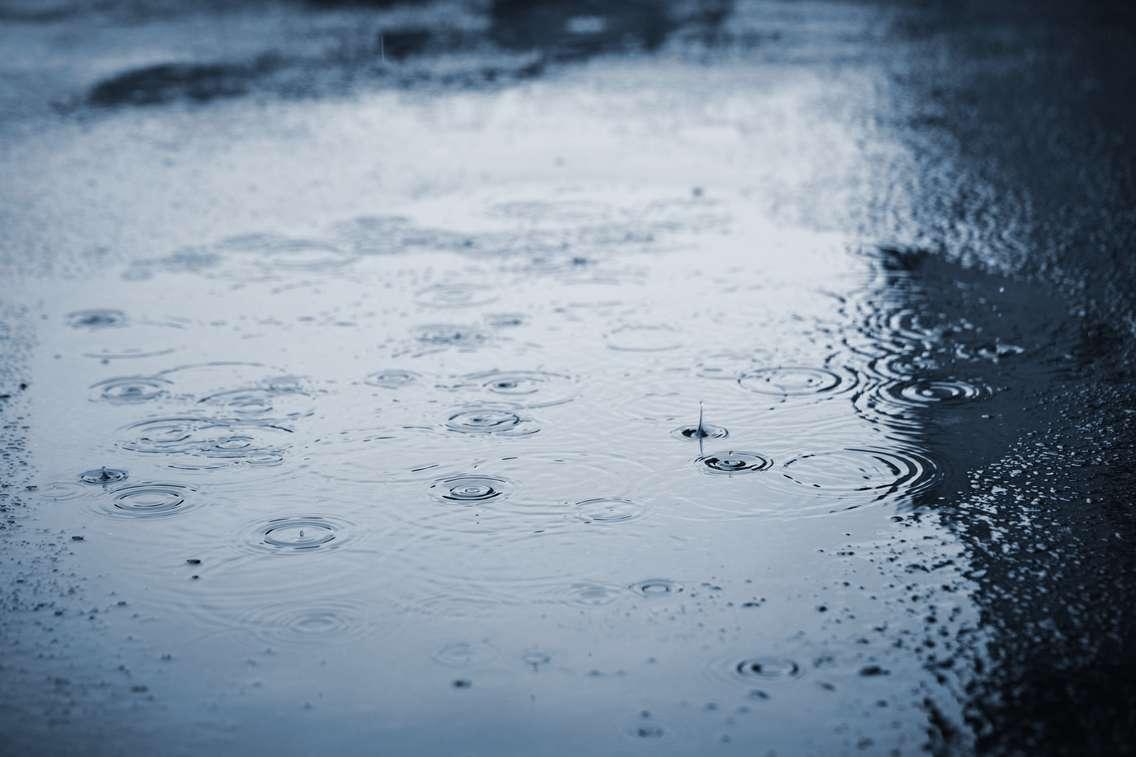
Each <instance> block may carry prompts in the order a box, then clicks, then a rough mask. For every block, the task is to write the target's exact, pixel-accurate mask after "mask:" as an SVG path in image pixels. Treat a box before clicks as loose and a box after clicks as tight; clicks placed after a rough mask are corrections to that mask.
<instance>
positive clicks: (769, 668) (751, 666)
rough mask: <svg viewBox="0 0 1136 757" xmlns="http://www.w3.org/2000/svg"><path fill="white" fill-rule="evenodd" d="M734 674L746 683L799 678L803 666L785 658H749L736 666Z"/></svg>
mask: <svg viewBox="0 0 1136 757" xmlns="http://www.w3.org/2000/svg"><path fill="white" fill-rule="evenodd" d="M733 674H734V675H735V676H736V677H737V678H740V679H742V680H744V681H749V680H753V679H755V678H763V679H771V678H797V677H799V676H800V675H801V666H800V665H798V664H797V663H796V662H794V661H793V660H790V659H787V658H784V657H748V658H746V659H744V660H741V661H739V662H737V663H735V664H734V666H733Z"/></svg>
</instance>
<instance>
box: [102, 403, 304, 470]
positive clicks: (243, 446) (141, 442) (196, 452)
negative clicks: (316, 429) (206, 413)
mask: <svg viewBox="0 0 1136 757" xmlns="http://www.w3.org/2000/svg"><path fill="white" fill-rule="evenodd" d="M123 432H124V433H125V435H126V439H124V440H123V441H122V442H121V446H122V448H123V449H126V450H129V451H131V452H139V453H143V454H150V455H165V456H167V460H168V462H167V465H170V467H174V468H182V469H195V470H196V469H209V468H220V467H226V466H232V465H250V466H273V465H279V464H280V463H282V462H283V461H284V450H285V449H286V445H287V443H288V441H287V439H288V437H289V436H291V433H292V431H291V429H289V428H287V427H285V426H281V425H278V424H275V423H270V422H267V421H256V420H239V419H226V418H201V417H196V416H183V417H171V418H151V419H149V420H145V421H140V422H138V423H133V424H131V425H129V426H126V427H125V428H124V429H123Z"/></svg>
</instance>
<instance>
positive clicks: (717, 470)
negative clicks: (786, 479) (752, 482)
mask: <svg viewBox="0 0 1136 757" xmlns="http://www.w3.org/2000/svg"><path fill="white" fill-rule="evenodd" d="M697 462H698V464H699V465H700V466H701V468H702V470H703V471H704V472H706V473H710V474H714V475H727V476H729V475H734V474H737V473H755V472H757V471H763V470H768V469H769V468H771V467H773V461H772V460H771V459H770V458H768V457H766V456H765V455H762V454H759V453H757V452H740V451H735V450H729V451H727V452H714V453H711V454H709V455H703V456H702V457H700V458H698V460H697Z"/></svg>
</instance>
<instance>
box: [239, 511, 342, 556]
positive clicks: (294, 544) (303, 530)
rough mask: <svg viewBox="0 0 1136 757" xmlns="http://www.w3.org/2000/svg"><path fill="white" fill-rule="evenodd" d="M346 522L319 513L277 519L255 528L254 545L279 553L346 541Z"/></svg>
mask: <svg viewBox="0 0 1136 757" xmlns="http://www.w3.org/2000/svg"><path fill="white" fill-rule="evenodd" d="M345 526H346V523H345V522H344V521H341V520H338V519H332V518H328V517H324V516H319V515H306V516H305V515H300V516H288V517H281V518H273V519H272V520H270V521H268V522H266V523H260V524H258V525H256V526H255V527H253V529H252V531H251V540H252V543H253V546H255V547H257V548H259V549H262V550H268V551H271V552H276V553H284V554H290V553H297V552H312V551H315V550H320V549H326V548H330V547H332V546H338V544H340V543H342V541H343V536H344V529H345Z"/></svg>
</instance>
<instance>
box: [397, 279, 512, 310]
mask: <svg viewBox="0 0 1136 757" xmlns="http://www.w3.org/2000/svg"><path fill="white" fill-rule="evenodd" d="M414 299H415V300H416V301H417V302H418V303H419V304H420V305H426V306H428V307H435V308H465V307H473V306H475V305H488V304H489V303H491V302H494V301H496V299H497V295H496V293H494V292H489V291H486V290H485V289H483V288H482V287H480V286H478V285H476V284H474V283H462V282H453V283H447V284H433V285H431V286H428V287H426V288H425V289H422V290H420V291H419V292H418V293H417V294H416V295H415V296H414Z"/></svg>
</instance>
